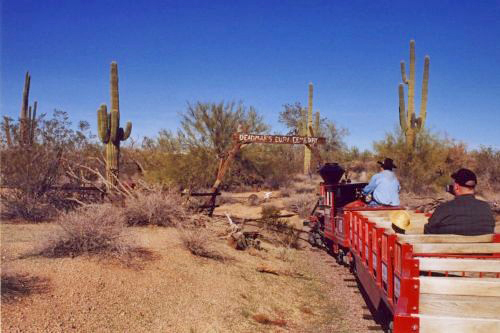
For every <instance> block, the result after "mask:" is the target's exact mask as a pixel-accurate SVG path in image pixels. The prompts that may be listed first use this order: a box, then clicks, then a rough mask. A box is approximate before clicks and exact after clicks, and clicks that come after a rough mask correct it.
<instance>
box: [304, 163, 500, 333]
mask: <svg viewBox="0 0 500 333" xmlns="http://www.w3.org/2000/svg"><path fill="white" fill-rule="evenodd" d="M319 173H320V175H321V177H322V178H323V182H322V183H321V184H320V199H319V201H318V204H317V205H316V207H315V209H314V211H313V214H312V215H311V217H310V218H309V224H310V234H309V241H310V242H311V244H313V245H315V246H321V247H324V248H326V249H327V250H328V252H329V253H331V254H332V255H334V256H335V257H336V259H337V262H338V263H339V264H344V265H349V266H350V267H351V272H352V273H353V274H355V275H356V277H357V280H358V282H359V284H360V285H361V287H362V289H363V291H364V293H365V295H367V298H368V299H369V305H370V306H371V308H372V309H373V311H374V312H375V319H376V320H377V321H378V322H379V323H380V324H381V325H382V327H383V328H384V329H385V331H387V332H394V333H410V332H411V333H413V332H424V333H426V332H454V333H455V332H500V234H490V235H481V236H458V235H424V234H423V227H424V225H425V223H427V218H428V216H427V215H426V214H424V213H422V212H416V211H407V212H408V213H409V214H410V217H411V223H410V227H409V228H408V229H407V230H406V232H405V234H398V233H396V232H394V230H393V229H392V223H391V221H390V218H389V214H391V213H393V212H394V211H395V210H403V209H404V208H402V207H377V206H369V205H367V204H365V203H364V202H363V201H361V200H357V199H359V198H360V194H361V189H362V188H363V187H364V186H365V185H366V183H350V182H349V181H348V180H342V181H341V178H342V176H343V174H344V170H343V169H342V168H341V167H340V166H339V165H338V164H336V163H327V164H325V165H324V166H323V167H322V168H321V169H320V170H319Z"/></svg>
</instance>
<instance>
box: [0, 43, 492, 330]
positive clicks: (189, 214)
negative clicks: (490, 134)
mask: <svg viewBox="0 0 500 333" xmlns="http://www.w3.org/2000/svg"><path fill="white" fill-rule="evenodd" d="M410 50H411V51H410V53H411V54H410V75H409V78H408V79H406V72H405V68H404V63H402V64H401V72H402V74H403V77H402V79H403V84H402V85H401V86H400V88H399V89H400V90H399V93H400V95H399V99H400V107H399V115H400V126H401V128H396V129H395V130H394V131H393V132H388V133H387V134H386V136H385V137H384V138H383V139H381V140H378V141H374V143H373V150H372V151H368V150H366V151H360V150H359V149H357V148H356V147H348V146H347V145H346V144H345V142H344V138H345V136H346V135H348V129H345V128H342V127H340V126H339V125H338V124H336V123H335V122H333V121H332V120H331V119H328V118H327V117H321V115H320V114H319V113H315V114H314V121H313V113H312V92H313V89H312V84H311V85H310V87H309V100H308V107H307V108H305V107H303V106H302V104H301V103H300V102H295V103H291V104H284V105H283V109H282V111H281V112H280V113H279V121H280V122H281V124H283V125H284V126H285V128H286V132H285V133H282V134H285V135H295V136H296V135H300V136H309V137H311V136H317V137H323V138H325V144H324V145H322V146H320V147H319V149H318V152H317V154H313V155H311V151H312V149H311V147H305V146H303V145H257V144H249V143H240V146H241V147H240V146H238V148H241V149H238V150H232V147H233V146H234V145H235V139H234V134H235V133H242V132H243V133H253V134H267V133H269V132H270V131H271V126H270V125H269V124H267V123H265V121H264V118H263V117H262V115H261V114H260V113H259V112H258V110H256V109H255V108H254V107H252V106H248V105H244V104H243V103H236V102H224V101H218V102H200V101H197V102H193V103H190V104H188V105H187V108H186V110H185V111H184V113H183V114H182V116H181V122H180V125H179V128H178V129H177V131H176V132H172V131H169V130H162V131H160V132H159V133H156V134H155V133H151V135H150V136H145V137H143V138H142V141H141V142H136V141H134V140H132V139H130V140H127V139H129V137H130V135H131V131H132V125H131V123H127V124H126V125H125V128H122V127H120V108H119V91H118V69H117V64H116V63H115V62H113V63H112V65H111V73H110V74H111V107H110V110H109V112H108V110H107V106H106V105H105V104H103V105H101V106H99V108H98V110H97V119H98V128H97V129H96V131H97V133H98V139H99V140H98V139H97V137H96V136H95V135H93V134H92V133H93V132H92V129H91V128H90V126H89V124H88V122H86V121H80V122H78V124H77V126H74V125H73V124H72V122H71V121H70V115H69V113H67V112H64V111H60V110H54V113H53V114H52V115H51V117H48V116H47V115H45V114H41V115H37V102H35V103H34V104H33V106H29V88H30V84H31V77H30V76H29V74H27V75H26V80H25V86H24V91H23V101H22V108H21V113H20V116H19V119H17V120H14V119H11V118H8V117H4V118H3V121H2V123H1V124H0V131H1V132H0V134H1V142H0V158H1V160H2V164H1V169H0V176H1V178H0V180H1V184H0V185H1V189H0V199H1V203H0V204H1V217H2V222H4V223H3V225H2V227H3V229H5V228H7V232H6V233H4V232H2V237H3V238H2V241H3V242H4V238H5V240H8V239H7V238H6V237H12V238H13V239H16V238H15V236H13V235H16V228H17V227H18V228H20V229H19V230H21V233H20V234H21V235H22V237H28V236H26V235H28V234H30V233H31V234H32V235H33V234H35V233H36V236H35V237H32V239H30V241H29V242H25V243H28V244H29V246H28V247H26V244H24V243H23V242H24V241H22V240H13V241H12V243H13V244H14V245H13V244H10V245H8V246H7V247H6V248H3V249H2V255H4V252H5V255H6V256H7V257H8V260H6V262H5V263H3V266H5V268H4V267H3V266H2V300H5V301H6V302H7V301H8V302H11V301H12V300H16V301H17V300H22V299H23V298H25V297H31V296H33V295H39V296H36V297H41V298H39V300H41V301H40V302H41V303H39V304H38V306H40V304H43V302H44V299H43V297H44V296H43V294H44V293H50V292H51V290H53V289H51V288H53V287H54V286H57V285H58V283H59V284H61V281H60V280H58V279H61V276H60V275H59V274H58V273H57V272H59V273H60V271H58V268H54V267H66V266H65V265H68V267H71V269H75V271H77V272H83V273H82V274H84V275H85V274H87V275H86V276H87V278H88V279H90V281H91V282H90V283H91V285H92V286H94V287H95V288H101V287H100V286H101V284H103V285H106V283H111V284H112V286H113V287H112V288H109V290H108V289H106V290H107V293H106V292H105V294H106V297H111V296H110V295H111V294H112V292H113V290H114V289H113V288H116V290H118V291H119V292H120V293H121V294H120V295H121V296H122V297H125V296H124V295H125V292H126V291H127V288H128V289H130V288H134V287H136V286H135V285H133V282H131V281H134V279H136V278H137V279H138V281H141V282H142V283H144V284H147V283H152V285H154V286H156V287H157V288H160V286H162V284H163V283H167V282H168V283H171V282H172V281H176V283H179V281H178V280H179V278H178V277H175V276H174V272H175V269H176V267H181V269H180V270H181V273H180V274H181V275H184V278H186V279H187V280H188V281H190V282H189V283H191V284H193V285H194V286H197V287H198V288H200V290H202V292H203V293H204V295H205V296H207V299H210V297H212V296H213V295H212V294H211V293H210V292H209V290H207V289H206V288H205V287H202V283H201V281H200V280H198V278H197V277H196V274H200V276H203V278H204V279H206V278H210V277H211V276H212V275H213V274H214V272H222V273H221V274H222V275H223V276H225V277H226V278H227V280H228V281H231V282H232V283H233V285H231V286H230V287H228V288H229V290H230V291H231V293H230V294H229V295H222V296H221V295H217V296H216V298H217V299H218V301H220V302H221V304H224V302H225V301H226V300H227V299H230V300H231V302H230V303H231V304H237V303H238V302H239V301H240V299H239V298H243V299H244V301H243V303H244V305H243V306H242V307H241V308H238V309H237V310H231V311H233V312H234V311H237V312H238V317H239V318H241V317H243V318H245V320H247V322H245V323H244V324H239V323H233V322H231V323H224V324H220V327H222V328H223V330H229V331H230V330H234V329H235V328H244V329H246V330H252V329H253V328H255V326H254V325H265V326H277V327H288V328H291V329H292V330H293V329H297V330H299V331H300V330H301V329H302V330H307V329H308V328H310V326H308V325H312V322H313V320H312V319H304V318H303V315H304V314H308V315H311V314H313V313H318V316H326V315H327V314H326V312H327V311H324V308H323V310H322V308H321V306H319V307H318V308H316V309H315V310H314V311H313V310H311V309H310V308H308V307H304V304H298V305H297V306H300V307H301V308H304V309H305V310H303V311H302V313H300V314H295V315H287V316H285V315H284V313H288V312H291V310H290V306H289V305H286V304H284V303H283V302H282V301H281V300H271V301H269V302H268V303H265V306H260V304H259V302H258V301H257V298H258V297H257V296H255V295H248V291H246V290H240V289H238V288H239V287H238V286H239V284H240V283H243V284H247V283H248V285H249V286H250V288H254V287H255V285H257V286H258V288H263V287H262V286H267V285H268V284H270V283H271V282H273V283H275V282H276V281H274V280H271V279H272V278H276V277H279V278H280V279H282V280H280V281H281V282H279V283H277V284H276V287H273V288H274V289H273V290H274V291H275V292H276V293H278V294H279V293H283V292H284V291H283V289H282V288H284V287H285V286H288V283H291V285H292V288H295V289H294V290H295V291H297V292H303V293H306V294H308V295H309V296H310V297H311V298H316V297H319V296H318V294H321V293H322V292H323V291H322V289H321V288H320V287H318V285H317V284H315V283H314V282H310V283H309V282H307V283H305V284H303V283H299V282H290V281H285V280H284V279H304V280H307V281H309V280H312V279H310V278H309V277H307V272H303V271H300V269H299V268H300V267H301V265H304V262H305V261H306V260H305V257H304V255H303V254H301V250H302V249H304V248H306V247H307V246H306V245H305V243H304V237H302V234H301V233H302V221H303V220H304V219H306V218H307V217H308V216H309V215H310V213H311V210H312V209H313V207H314V206H315V204H316V202H317V199H318V193H317V191H318V183H319V181H320V179H319V177H318V176H317V175H316V174H315V170H316V168H317V167H318V166H319V165H320V164H321V162H325V161H328V162H334V161H335V162H339V163H340V164H341V165H343V166H344V168H345V169H346V176H345V177H346V178H350V179H352V180H353V181H362V182H364V181H367V180H368V179H369V177H370V176H371V175H373V173H375V172H376V171H377V164H376V161H377V160H381V159H382V158H383V157H391V158H392V159H394V161H395V163H396V164H397V165H398V168H397V174H398V176H399V179H400V181H401V184H402V188H403V191H404V192H405V193H406V195H408V196H410V197H411V196H427V197H433V196H438V195H439V194H440V193H441V192H442V189H443V187H444V185H445V184H446V183H447V182H449V175H450V174H451V173H452V172H453V171H454V170H456V169H457V168H459V167H469V168H471V169H473V170H475V171H476V173H477V175H478V177H479V191H480V194H481V195H482V196H483V197H484V198H486V199H487V200H489V201H491V202H492V203H495V202H496V203H497V205H498V200H499V197H498V191H499V190H500V151H498V150H496V149H494V148H491V147H480V148H479V149H473V150H470V149H468V148H467V146H466V144H464V143H462V142H457V141H454V140H452V139H449V138H446V137H444V136H442V135H440V134H439V133H435V132H432V131H431V130H429V129H426V128H425V127H424V124H425V119H426V100H427V84H428V79H429V58H428V57H427V58H426V60H425V64H424V79H423V92H422V94H423V95H422V101H421V111H420V114H419V116H418V117H416V116H415V110H414V88H415V73H414V57H415V55H414V42H412V43H411V44H410ZM404 84H407V85H408V90H409V93H408V94H409V98H408V107H407V109H406V106H405V101H404V89H403V85H404ZM228 156H230V157H231V159H230V160H231V162H232V163H231V164H230V166H229V167H228V169H227V171H226V172H225V174H223V173H221V169H223V168H222V165H223V163H225V162H224V161H228V160H229V159H228ZM304 171H305V172H304ZM221 174H223V179H222V181H221V182H220V183H218V182H217V181H219V179H218V176H221ZM216 180H217V181H216ZM214 183H215V184H216V185H215V186H214ZM209 191H212V192H211V193H212V194H213V197H212V198H215V197H216V194H219V193H217V191H222V192H223V193H222V194H221V195H220V196H219V197H218V199H217V200H216V201H215V203H214V202H212V204H215V205H213V206H212V208H215V207H216V206H219V207H217V208H215V215H214V216H213V217H212V218H208V217H206V216H205V215H203V214H201V210H200V207H201V208H203V206H206V205H207V202H208V199H209V197H204V196H203V195H204V194H207V192H209ZM200 192H201V193H200ZM195 194H200V195H202V196H199V197H196V196H195ZM231 215H232V217H233V218H234V221H237V222H238V224H236V223H234V222H233V219H232V218H231ZM23 228H25V229H28V230H30V231H29V232H28V233H23V232H26V231H25V230H24V231H23ZM38 233H40V234H38ZM28 238H29V237H28ZM20 243H23V244H21V245H20ZM228 245H229V246H228ZM236 250H240V251H236ZM102 259H105V260H104V262H106V263H109V262H111V263H112V264H111V265H107V264H106V263H103V260H102ZM108 259H110V260H108ZM116 259H118V260H116ZM275 259H276V260H275ZM65 260H73V261H71V264H69V263H68V261H65ZM207 260H208V261H207ZM137 261H139V262H140V264H137ZM96 263H97V264H96ZM116 263H118V264H119V265H118V266H119V268H117V269H119V270H120V274H123V275H124V276H126V277H127V279H128V280H127V281H124V280H120V281H121V282H120V283H121V284H119V285H118V284H117V283H118V282H116V281H114V280H113V282H109V281H108V280H106V282H103V281H100V280H99V281H98V280H92V279H94V278H93V277H89V276H91V274H93V273H95V272H92V269H90V268H89V267H87V266H88V265H91V264H96V265H100V266H98V267H100V268H99V270H103V271H106V270H108V271H107V273H102V274H103V275H106V277H107V278H108V279H109V278H110V277H111V276H114V274H116V272H115V271H112V270H113V269H115V268H113V269H112V268H110V267H112V265H114V264H116ZM158 263H161V265H160V264H158ZM189 263H190V264H189ZM57 265H59V266H57ZM86 265H87V266H86ZM162 265H165V266H168V267H171V269H170V270H168V269H165V268H162ZM176 265H177V266H176ZM187 266H189V267H187ZM37 267H51V269H52V273H51V274H49V276H50V277H47V276H45V277H44V276H42V277H39V274H38V272H37V270H36V268H37ZM151 267H154V268H151ZM249 267H251V268H249ZM130 268H133V269H130ZM148 269H149V271H148V272H147V273H148V274H149V273H151V272H152V271H154V272H155V273H151V274H152V275H154V276H155V277H156V278H157V279H158V280H159V281H161V283H158V281H154V282H152V281H148V280H147V279H145V278H144V277H138V276H136V275H133V274H139V273H137V271H141V270H148ZM157 271H159V272H160V273H156V272H157ZM299 271H300V272H299ZM54 272H56V273H54ZM99 274H101V273H99ZM263 274H267V275H272V277H269V276H267V275H265V277H262V276H261V275H263ZM70 276H72V277H73V278H75V279H76V281H78V282H76V284H77V285H80V287H82V286H83V285H84V283H83V282H84V281H79V280H78V277H77V276H75V273H72V274H70ZM166 276H167V277H168V279H167V278H166ZM240 278H242V279H243V280H241V279H240ZM51 279H54V280H55V281H53V282H52V281H51ZM211 279H213V277H212V278H211ZM57 281H59V282H57ZM241 281H244V282H241ZM256 281H258V282H256ZM254 282H255V283H254ZM212 283H214V285H217V286H219V287H220V288H223V287H227V286H223V285H221V283H220V281H212ZM252 283H254V284H252ZM280 283H281V284H280ZM171 285H172V288H173V289H175V288H176V286H175V283H171ZM124 286H125V287H124ZM247 287H248V286H247ZM102 288H105V287H102ZM106 288H107V287H106ZM280 288H281V289H280ZM173 289H169V290H170V291H169V292H171V293H172V294H175V295H177V296H179V294H178V292H177V291H175V290H173ZM72 292H73V291H72ZM148 293H153V292H152V291H151V290H149V289H148ZM56 294H57V292H56ZM159 294H160V295H163V296H165V293H164V292H160V293H159ZM264 294H265V293H264V292H263V291H262V290H261V289H259V290H258V291H256V295H260V296H262V295H264ZM58 295H59V297H62V295H61V294H58ZM235 295H236V296H235ZM87 296H88V297H95V295H87ZM140 296H141V297H142V296H144V295H140ZM180 296H183V297H187V299H189V300H190V301H191V302H194V298H192V297H191V296H192V295H191V296H186V295H180ZM33 297H35V296H33ZM214 297H215V296H214ZM151 298H152V299H154V300H153V301H152V302H153V303H154V306H158V304H159V303H160V302H161V300H160V299H158V298H156V295H155V296H151ZM171 301H172V302H174V301H173V300H172V299H171ZM57 302H59V303H57ZM134 302H135V301H134ZM134 302H132V303H134ZM204 302H205V303H206V302H208V301H207V300H205V301H204ZM320 302H322V303H321V304H323V305H325V304H329V303H328V301H326V300H320ZM56 303H57V306H59V308H62V307H64V306H65V304H64V302H63V301H62V298H60V299H59V300H58V301H56ZM88 303H89V304H93V305H92V306H97V305H96V303H95V300H88ZM205 303H203V304H204V305H207V304H205ZM92 306H91V307H92ZM214 307H215V308H216V309H217V310H216V311H221V308H220V306H219V305H217V306H214ZM72 309H74V310H75V309H78V307H76V308H72ZM276 309H281V310H276ZM283 309H285V310H286V311H285V310H283ZM11 310H12V309H11ZM89 311H91V310H89ZM113 311H114V310H113ZM113 311H112V313H113V315H114V316H116V315H117V314H116V313H114V312H113ZM141 311H146V312H147V311H150V312H149V313H147V314H144V313H143V312H140V313H142V317H147V318H148V320H149V321H151V320H154V317H155V314H154V313H151V309H150V308H146V309H142V310H141ZM214 311H215V310H214ZM322 311H323V312H322ZM13 312H14V311H13V310H12V311H11V312H9V313H11V314H12V313H13ZM14 313H15V312H14ZM208 313H211V312H210V311H209V312H208ZM173 314H174V315H178V313H176V312H175V311H174V312H173ZM233 314H234V313H233ZM119 315H120V316H124V314H123V315H122V314H121V313H120V314H119ZM136 315H137V314H136ZM16 318H17V317H16ZM33 318H36V316H34V317H33ZM18 319H19V318H18ZM323 319H324V318H323V317H322V320H323ZM66 320H69V319H66ZM138 320H139V321H140V319H138ZM248 320H250V322H248ZM18 321H19V320H18ZM18 321H17V322H16V321H15V320H14V321H12V322H11V323H13V322H15V323H14V324H12V325H14V326H15V325H16V323H18ZM98 321H99V322H101V323H102V322H103V319H102V318H101V317H99V320H98ZM300 321H302V324H299V322H300ZM304 323H305V324H304ZM52 324H53V323H51V325H52ZM27 325H28V326H26V327H25V328H26V329H27V330H30V329H33V328H34V326H29V325H35V324H34V323H33V322H32V321H31V322H29V323H28V324H27ZM65 325H68V323H67V322H65ZM89 325H90V324H89ZM113 325H115V326H114V327H115V328H117V329H123V327H124V326H123V324H122V323H120V322H116V321H114V322H113ZM148 325H149V326H148ZM240 325H241V326H240ZM294 325H295V326H294ZM300 325H303V326H300ZM304 325H305V326H304ZM339 325H340V324H339ZM49 326H50V325H49ZM174 326H175V328H181V329H185V328H186V327H185V326H182V325H181V324H179V323H176V324H175V325H174ZM68 327H69V326H68ZM145 327H156V326H154V325H153V324H151V323H150V322H148V323H145ZM10 328H13V326H10ZM66 328H67V327H66ZM94 328H95V327H92V326H85V329H87V330H92V329H94ZM201 329H202V330H204V329H209V328H207V327H206V326H203V325H201Z"/></svg>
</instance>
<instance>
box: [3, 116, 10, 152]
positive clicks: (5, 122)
mask: <svg viewBox="0 0 500 333" xmlns="http://www.w3.org/2000/svg"><path fill="white" fill-rule="evenodd" d="M3 126H4V127H3V129H4V132H5V140H6V143H7V146H8V147H11V146H12V137H11V136H10V119H9V117H7V116H3Z"/></svg>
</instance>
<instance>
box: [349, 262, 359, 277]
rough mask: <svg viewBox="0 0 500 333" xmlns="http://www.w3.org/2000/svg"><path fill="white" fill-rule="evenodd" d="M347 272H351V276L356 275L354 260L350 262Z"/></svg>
mask: <svg viewBox="0 0 500 333" xmlns="http://www.w3.org/2000/svg"><path fill="white" fill-rule="evenodd" d="M349 270H350V271H351V273H352V274H354V275H356V273H357V272H356V260H354V258H353V260H351V263H350V265H349Z"/></svg>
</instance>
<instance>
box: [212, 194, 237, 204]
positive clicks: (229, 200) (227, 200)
mask: <svg viewBox="0 0 500 333" xmlns="http://www.w3.org/2000/svg"><path fill="white" fill-rule="evenodd" d="M216 202H217V204H219V205H224V204H234V203H240V202H241V201H240V200H238V199H237V198H234V197H232V196H230V195H228V194H222V195H219V196H218V197H217V201H216Z"/></svg>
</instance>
